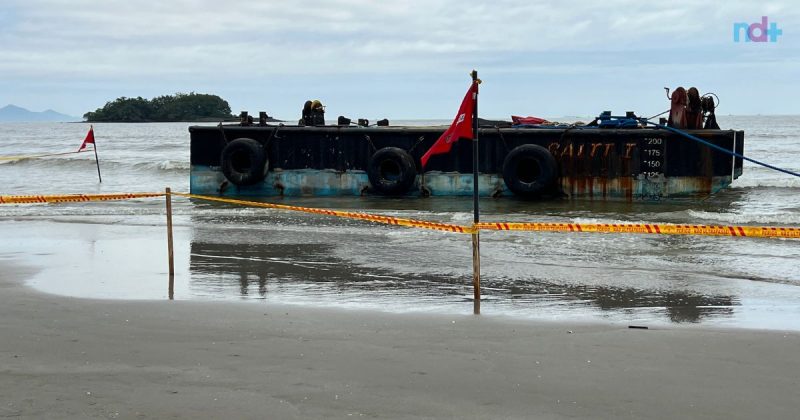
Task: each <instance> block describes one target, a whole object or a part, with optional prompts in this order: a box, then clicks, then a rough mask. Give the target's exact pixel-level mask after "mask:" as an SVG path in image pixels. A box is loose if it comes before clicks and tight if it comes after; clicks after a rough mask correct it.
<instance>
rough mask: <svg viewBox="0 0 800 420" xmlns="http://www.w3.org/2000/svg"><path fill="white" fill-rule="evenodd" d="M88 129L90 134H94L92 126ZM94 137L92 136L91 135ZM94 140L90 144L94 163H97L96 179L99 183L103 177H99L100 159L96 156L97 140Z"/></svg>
mask: <svg viewBox="0 0 800 420" xmlns="http://www.w3.org/2000/svg"><path fill="white" fill-rule="evenodd" d="M89 129H90V130H92V134H94V127H93V126H91V125H90V126H89ZM92 137H94V136H92ZM93 140H94V142H93V143H92V145H93V146H94V163H95V164H97V179H98V180H100V183H101V184H102V183H103V178H101V177H100V159H98V158H97V140H96V139H93Z"/></svg>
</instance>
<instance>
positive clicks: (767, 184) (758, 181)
mask: <svg viewBox="0 0 800 420" xmlns="http://www.w3.org/2000/svg"><path fill="white" fill-rule="evenodd" d="M731 188H740V189H745V188H750V189H752V188H800V178H797V177H791V176H789V175H787V176H786V177H784V178H739V179H737V180H736V181H734V182H733V183H732V184H731Z"/></svg>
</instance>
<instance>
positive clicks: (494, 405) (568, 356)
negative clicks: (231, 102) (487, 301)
mask: <svg viewBox="0 0 800 420" xmlns="http://www.w3.org/2000/svg"><path fill="white" fill-rule="evenodd" d="M0 268H1V269H2V272H3V273H4V276H3V277H2V280H0V290H2V293H0V359H2V368H0V369H2V375H0V389H2V390H3V392H2V393H0V395H1V396H0V416H19V417H21V418H42V417H59V418H85V417H94V416H103V417H121V418H164V417H168V416H173V417H179V418H181V417H203V418H212V417H221V416H230V415H231V414H234V415H235V416H236V417H237V418H264V417H271V418H328V417H348V416H355V417H359V416H360V417H388V418H397V417H403V418H530V417H542V418H562V417H573V418H574V417H577V418H619V417H630V418H676V417H682V418H686V417H691V418H726V419H727V418H754V417H767V418H791V417H793V416H794V415H795V411H796V410H795V408H796V405H797V403H796V401H797V397H798V396H800V395H798V394H800V391H798V390H797V387H796V375H795V373H796V372H797V371H800V355H798V354H797V352H796V349H797V346H798V344H800V334H798V333H782V332H777V331H755V330H740V329H736V330H717V329H705V328H694V327H692V328H685V327H679V328H675V327H665V328H651V329H650V330H634V329H628V328H627V327H622V326H618V325H602V324H579V323H562V322H538V321H527V320H526V321H515V320H511V319H504V318H500V317H475V316H472V315H452V316H451V315H426V314H389V313H381V312H371V311H363V310H350V309H348V310H337V309H319V308H308V307H299V306H293V305H283V304H274V303H265V304H263V305H258V304H252V305H240V304H237V303H231V302H197V301H111V300H98V299H83V298H70V297H59V296H55V295H49V294H45V293H42V292H38V291H36V290H34V289H31V288H30V287H28V286H25V285H24V279H25V278H28V277H30V276H31V275H32V274H33V273H34V272H35V268H31V267H25V266H19V265H16V264H15V263H13V262H12V261H9V260H8V259H6V260H4V261H3V262H0Z"/></svg>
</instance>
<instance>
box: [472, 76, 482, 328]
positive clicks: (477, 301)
mask: <svg viewBox="0 0 800 420" xmlns="http://www.w3.org/2000/svg"><path fill="white" fill-rule="evenodd" d="M471 76H472V83H473V84H474V85H475V86H474V87H475V90H474V93H473V97H472V100H473V106H472V207H473V218H472V219H473V222H474V223H475V224H477V223H478V222H480V207H479V204H478V86H479V85H480V80H479V79H478V72H477V71H475V70H472V74H471ZM472 288H473V291H474V296H473V313H474V314H475V315H480V313H481V249H480V233H479V232H478V231H477V230H475V231H474V232H473V233H472Z"/></svg>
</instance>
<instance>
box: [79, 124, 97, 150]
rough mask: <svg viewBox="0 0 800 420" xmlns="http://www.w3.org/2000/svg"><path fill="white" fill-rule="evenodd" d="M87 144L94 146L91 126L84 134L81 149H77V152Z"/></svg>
mask: <svg viewBox="0 0 800 420" xmlns="http://www.w3.org/2000/svg"><path fill="white" fill-rule="evenodd" d="M87 144H91V145H94V127H92V126H91V125H90V126H89V132H88V133H86V138H85V139H83V143H82V144H81V148H80V149H78V151H79V152H80V151H81V150H83V149H85V148H86V145H87Z"/></svg>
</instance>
